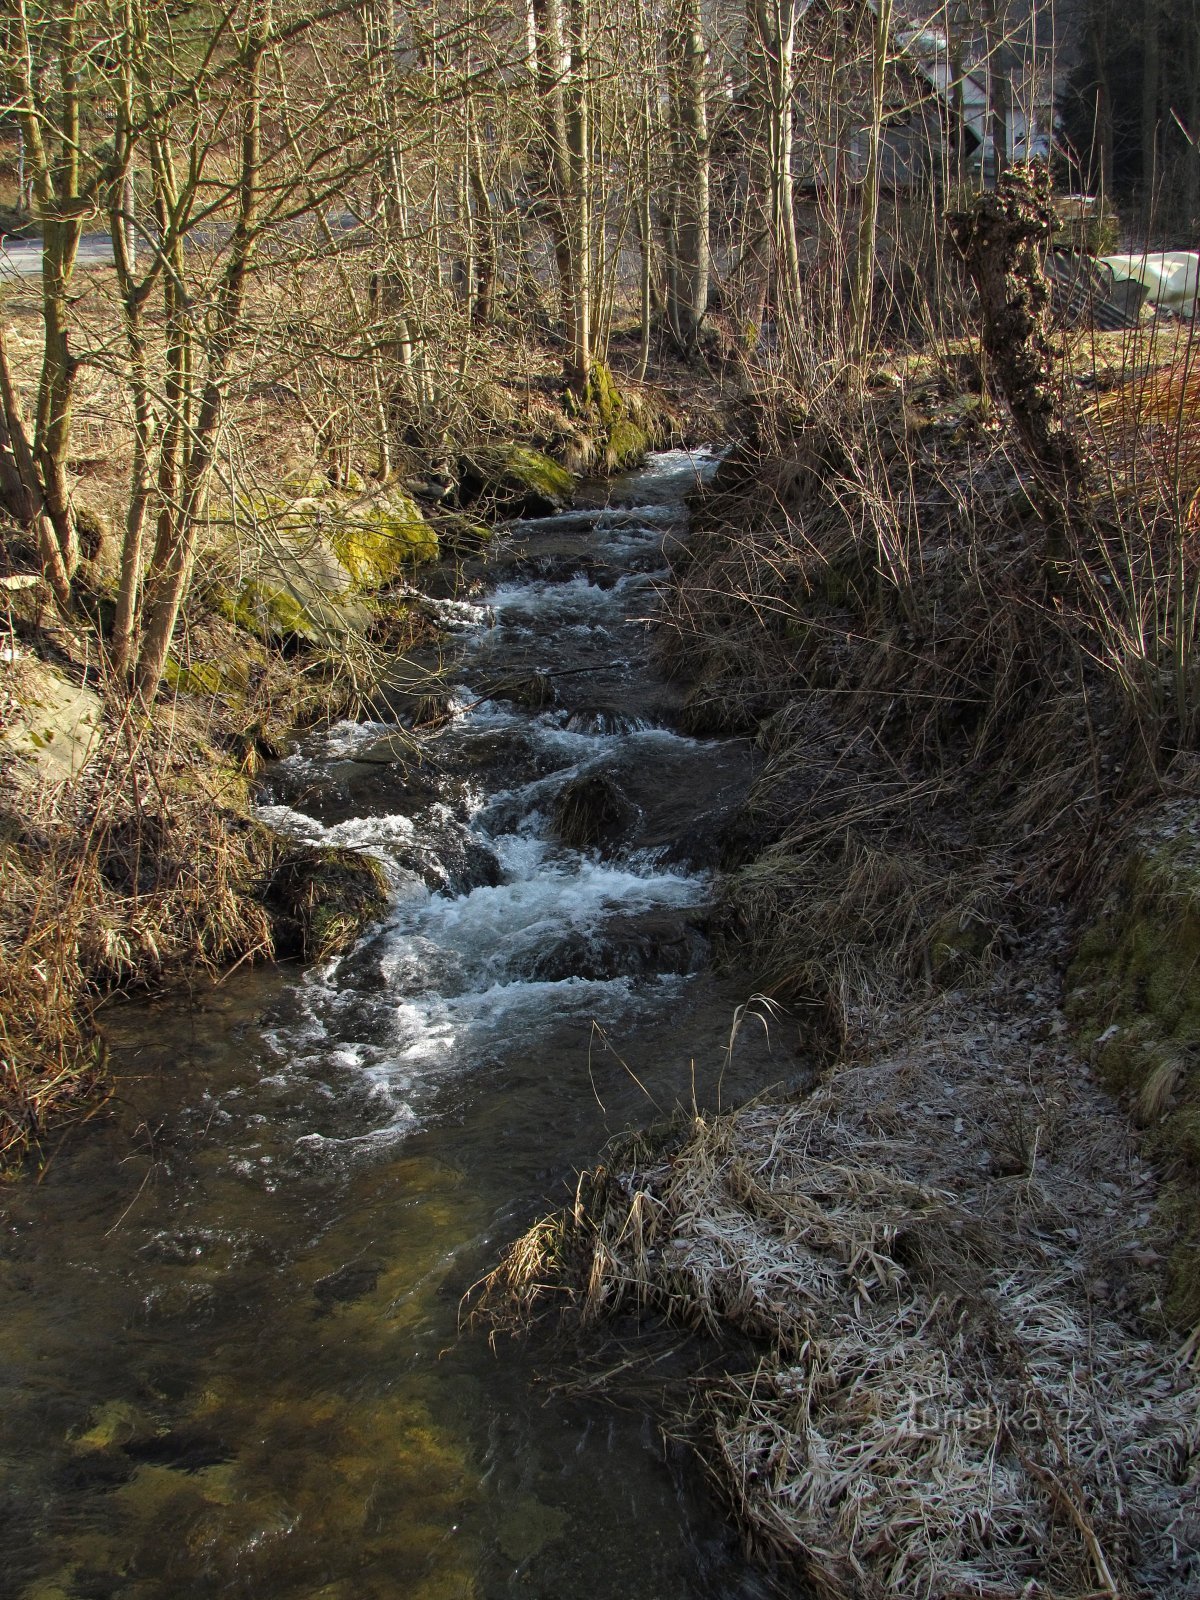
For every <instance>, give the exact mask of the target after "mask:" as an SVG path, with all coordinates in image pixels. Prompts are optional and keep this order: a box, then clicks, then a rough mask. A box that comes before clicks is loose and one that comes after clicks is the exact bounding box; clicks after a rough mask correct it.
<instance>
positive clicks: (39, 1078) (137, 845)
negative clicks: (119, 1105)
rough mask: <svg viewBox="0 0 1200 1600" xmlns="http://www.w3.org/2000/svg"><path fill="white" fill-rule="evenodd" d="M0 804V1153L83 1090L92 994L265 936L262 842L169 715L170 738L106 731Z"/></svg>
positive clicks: (221, 770) (241, 803)
mask: <svg viewBox="0 0 1200 1600" xmlns="http://www.w3.org/2000/svg"><path fill="white" fill-rule="evenodd" d="M18 795H19V800H18V798H17V797H18ZM10 804H11V805H12V806H13V807H14V809H12V810H8V811H6V812H5V813H4V815H3V826H4V838H3V842H2V844H0V853H2V857H3V870H4V876H5V884H6V892H5V896H4V901H3V906H2V907H0V957H2V959H0V1041H2V1048H3V1060H4V1067H3V1072H4V1090H3V1095H2V1097H0V1163H2V1162H4V1161H5V1160H6V1159H7V1160H8V1161H10V1162H11V1161H13V1160H15V1159H17V1158H19V1157H20V1156H21V1155H22V1153H23V1152H24V1151H25V1150H26V1149H28V1148H29V1147H30V1146H31V1145H36V1143H37V1142H38V1139H39V1137H40V1135H41V1133H42V1131H43V1130H44V1129H45V1127H46V1126H47V1125H48V1123H49V1122H50V1121H51V1120H52V1118H55V1117H59V1116H62V1115H64V1114H70V1113H72V1112H74V1111H77V1110H81V1109H85V1108H86V1107H87V1106H88V1105H89V1104H90V1103H91V1097H92V1096H93V1095H94V1092H95V1090H96V1089H97V1087H98V1069H99V1066H100V1064H101V1051H100V1048H99V1046H98V1044H97V1038H96V1034H95V1030H94V1027H93V1026H92V1022H91V1014H92V1010H93V1008H94V1006H95V1004H96V1002H97V1001H98V1000H99V999H100V998H101V997H103V996H104V995H106V994H109V993H112V992H113V991H114V990H116V989H128V988H130V987H145V986H147V985H150V984H153V983H156V982H163V981H166V980H169V979H170V978H171V977H173V976H178V975H180V974H182V973H183V972H185V971H187V970H188V969H190V968H194V967H195V966H197V965H200V966H202V967H203V966H207V967H209V968H216V967H217V966H219V965H221V964H223V963H226V962H228V961H230V960H231V959H235V958H238V957H242V956H250V957H253V956H256V955H264V954H269V953H270V951H271V949H272V936H271V925H270V920H269V918H268V915H267V913H266V911H265V910H264V908H263V907H262V905H261V904H260V903H259V902H258V900H257V898H256V897H255V888H256V884H257V882H258V880H259V878H260V877H261V875H262V873H263V871H264V868H265V866H266V864H267V861H268V859H269V854H270V852H269V848H268V844H269V841H268V840H267V838H266V836H265V835H264V834H263V833H262V831H261V830H258V829H256V828H255V827H254V826H253V825H252V824H251V823H250V822H249V820H248V819H247V817H246V816H245V810H244V808H245V790H244V786H243V785H242V784H241V782H240V780H239V779H238V777H237V774H236V772H235V771H234V770H233V769H232V768H231V766H230V765H229V764H228V763H227V762H226V761H224V760H223V759H222V758H221V756H220V755H219V754H218V753H217V752H216V751H215V750H214V749H213V748H212V746H211V745H208V744H207V743H205V742H202V741H199V740H197V739H195V738H194V737H193V738H191V739H187V740H185V739H184V738H183V737H182V730H181V731H180V735H179V736H177V738H176V739H175V741H174V742H172V741H170V740H167V739H162V738H160V739H157V740H154V741H150V740H149V739H148V738H146V737H142V738H141V739H132V740H131V738H130V734H129V730H128V728H126V729H123V730H120V731H119V732H117V733H111V732H110V733H109V734H108V735H107V736H106V741H105V743H104V745H103V747H102V748H101V749H100V750H99V751H98V753H97V754H96V755H94V756H93V758H92V761H91V762H90V764H89V766H88V767H87V768H85V770H84V772H83V774H81V776H80V777H79V778H78V779H76V780H75V781H74V782H72V783H69V784H65V785H60V786H57V787H55V788H34V789H30V788H29V787H28V786H27V785H26V786H23V787H22V788H21V789H20V790H19V791H15V792H14V793H13V795H11V796H10ZM18 807H19V814H18V809H17V808H18Z"/></svg>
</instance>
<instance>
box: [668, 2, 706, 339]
mask: <svg viewBox="0 0 1200 1600" xmlns="http://www.w3.org/2000/svg"><path fill="white" fill-rule="evenodd" d="M670 55H671V62H670V68H669V71H670V83H671V90H672V95H671V99H672V107H671V109H672V128H671V133H672V140H673V144H674V154H675V159H674V167H675V170H674V172H673V174H672V186H671V187H672V221H673V224H674V226H673V229H672V233H673V238H672V240H671V243H672V246H673V249H672V260H671V265H670V269H669V272H668V279H667V284H668V297H667V320H668V322H669V324H670V327H671V331H672V333H673V334H674V336H675V339H676V340H677V342H678V344H679V346H680V348H681V349H682V350H683V351H684V352H685V353H686V354H688V355H691V354H693V353H694V352H695V350H696V347H697V344H698V342H699V337H700V326H701V324H702V322H703V320H704V317H705V314H706V312H707V311H708V289H709V275H710V257H709V187H710V177H709V136H708V91H707V85H706V83H705V76H706V72H707V66H708V48H707V46H706V44H705V41H704V30H703V23H702V19H701V15H700V0H678V10H677V13H676V15H675V17H674V25H673V28H672V31H671V36H670Z"/></svg>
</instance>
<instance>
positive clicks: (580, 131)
mask: <svg viewBox="0 0 1200 1600" xmlns="http://www.w3.org/2000/svg"><path fill="white" fill-rule="evenodd" d="M586 6H587V0H570V33H571V37H570V47H569V48H570V65H569V71H568V75H567V84H566V133H567V151H568V157H569V170H570V185H569V190H568V193H569V195H570V200H571V217H570V224H569V227H568V234H569V237H570V240H571V257H572V260H571V270H572V290H573V293H572V304H571V322H570V330H571V345H570V367H571V370H570V374H569V381H570V383H571V387H572V388H575V389H578V390H582V389H583V387H584V386H585V385H586V383H587V380H588V376H589V374H590V373H591V370H592V331H593V330H592V295H593V293H594V289H595V284H594V281H593V276H594V275H593V265H594V263H593V242H592V156H591V150H592V126H591V118H592V113H591V92H590V86H589V83H588V71H589V68H588V37H587V10H586Z"/></svg>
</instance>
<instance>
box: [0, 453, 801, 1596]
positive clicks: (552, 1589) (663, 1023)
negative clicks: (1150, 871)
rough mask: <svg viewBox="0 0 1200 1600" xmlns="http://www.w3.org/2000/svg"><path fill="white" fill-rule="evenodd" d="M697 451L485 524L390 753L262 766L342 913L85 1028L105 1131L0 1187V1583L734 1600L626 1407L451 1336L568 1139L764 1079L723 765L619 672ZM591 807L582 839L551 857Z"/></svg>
mask: <svg viewBox="0 0 1200 1600" xmlns="http://www.w3.org/2000/svg"><path fill="white" fill-rule="evenodd" d="M711 464H712V463H711V460H710V459H709V458H706V457H703V456H701V457H697V458H692V457H688V456H686V455H684V454H682V453H668V454H665V455H662V456H659V457H656V458H653V459H652V461H651V463H650V464H649V465H648V467H647V468H645V469H644V470H643V471H641V472H639V473H636V474H631V475H629V476H628V477H627V478H625V479H623V480H618V481H617V482H616V483H615V484H614V485H612V486H610V489H609V491H608V498H607V503H606V504H605V505H603V506H599V505H597V506H593V507H591V508H587V507H584V508H581V509H578V510H574V511H572V512H570V513H568V514H566V515H564V516H561V517H557V518H550V519H544V520H542V521H541V522H537V523H527V524H516V525H514V526H512V527H510V528H509V529H507V530H505V532H504V535H503V537H502V538H501V539H499V540H498V541H497V549H496V551H495V552H494V554H493V556H492V558H491V559H490V561H489V562H488V564H487V570H486V575H485V579H484V584H485V589H484V591H483V592H482V593H481V595H480V598H479V599H478V600H474V601H462V600H458V601H454V602H447V603H445V604H444V605H443V607H442V611H443V617H444V620H445V622H446V625H447V627H448V628H449V629H450V630H451V635H450V646H449V648H448V652H447V654H448V657H449V660H448V667H447V671H448V684H449V695H450V707H451V715H450V716H449V718H448V719H447V722H446V725H445V728H444V730H443V732H442V733H441V735H440V736H439V737H438V738H437V739H436V740H435V741H434V743H433V745H432V748H431V751H430V753H429V755H428V757H427V758H426V759H425V760H423V761H420V762H414V761H413V760H412V759H411V758H410V757H408V756H407V755H406V753H405V751H404V750H403V748H402V747H401V745H400V744H399V742H398V740H397V734H396V729H395V727H389V726H387V725H385V724H380V723H376V724H358V725H351V724H342V725H340V726H339V727H336V728H334V729H333V730H331V731H330V732H328V733H326V734H324V735H322V736H321V737H319V738H313V739H311V740H309V741H307V742H306V743H305V744H304V745H303V746H302V748H300V749H299V750H298V751H297V752H296V753H295V754H294V755H292V756H291V757H289V758H288V759H287V760H286V761H284V762H282V763H281V764H280V765H279V766H278V768H277V769H276V770H275V772H274V773H273V774H272V776H271V780H270V789H269V791H268V792H267V793H266V794H265V795H264V803H263V810H264V815H265V816H266V817H267V818H268V819H269V820H271V821H272V822H273V823H274V824H275V825H276V826H278V827H281V828H283V829H285V830H289V831H292V832H294V833H296V834H298V835H300V836H302V837H307V838H312V839H316V840H324V841H330V842H335V843H342V844H348V845H351V846H354V847H357V848H360V849H363V850H367V851H370V852H372V853H374V854H375V855H377V856H378V857H379V859H380V860H382V861H383V862H384V864H385V866H386V868H387V870H388V873H389V876H390V879H391V882H392V885H393V895H392V903H391V910H390V913H389V915H388V917H387V919H386V921H385V923H384V924H383V925H382V926H381V927H379V928H376V929H374V930H372V931H371V932H370V933H369V934H368V936H367V937H366V938H365V939H364V940H362V941H361V943H360V944H359V945H358V947H357V948H356V949H355V950H353V951H352V952H351V953H350V954H349V955H347V956H346V957H344V958H342V959H341V960H339V961H337V962H334V963H332V964H327V965H325V966H322V967H318V968H313V969H310V970H308V971H306V972H303V973H300V972H297V971H296V970H295V969H292V970H286V969H270V970H266V971H258V972H251V971H242V972H237V973H234V974H233V975H232V976H230V977H227V978H226V979H225V981H223V982H222V983H220V984H218V985H216V986H214V987H212V988H206V989H205V990H203V991H202V992H200V993H197V994H195V995H194V996H193V997H192V998H191V999H190V1001H187V1002H183V1001H180V1000H179V999H178V998H176V999H174V1000H172V1001H170V1002H162V1003H159V1004H155V1005H144V1006H138V1007H132V1006H131V1007H127V1008H123V1009H122V1010H120V1011H114V1013H113V1014H112V1015H111V1017H110V1034H111V1039H112V1044H113V1059H114V1065H115V1070H116V1073H117V1085H118V1093H117V1100H116V1110H115V1113H114V1114H113V1116H112V1117H111V1118H110V1119H109V1120H108V1121H107V1122H106V1123H105V1124H104V1125H103V1126H100V1127H93V1128H91V1129H86V1130H83V1131H81V1132H76V1133H73V1134H72V1135H71V1136H70V1138H69V1139H68V1140H67V1141H65V1143H64V1145H63V1147H62V1148H61V1149H60V1150H58V1151H57V1152H56V1153H55V1155H54V1156H53V1159H52V1160H51V1162H50V1164H49V1167H48V1169H47V1171H46V1173H45V1175H44V1177H43V1179H42V1181H41V1182H40V1183H37V1184H33V1183H30V1184H26V1185H22V1186H15V1187H14V1188H13V1189H12V1190H11V1191H10V1192H9V1193H8V1194H7V1196H6V1204H5V1208H4V1212H5V1214H4V1222H3V1235H2V1239H0V1304H2V1307H3V1311H2V1315H0V1593H3V1594H4V1595H9V1594H11V1595H13V1596H14V1597H20V1600H51V1597H78V1600H102V1597H108V1596H121V1597H129V1600H133V1597H146V1600H150V1597H155V1600H157V1597H164V1596H168V1595H169V1596H208V1595H218V1594H219V1595H222V1596H225V1595H238V1596H240V1595H245V1596H256V1597H258V1596H261V1597H272V1600H276V1597H278V1600H285V1597H286V1600H292V1597H296V1600H299V1597H302V1596H303V1597H310V1596H322V1597H329V1600H335V1597H337V1600H341V1597H346V1600H351V1597H352V1600H372V1597H379V1600H385V1597H386V1600H399V1597H408V1596H414V1597H428V1600H434V1597H442V1596H478V1597H481V1600H485V1597H493V1596H495V1597H499V1596H509V1595H517V1594H520V1595H533V1596H547V1597H548V1596H559V1595H562V1594H564V1593H567V1592H573V1593H575V1594H578V1595H582V1596H586V1597H598V1600H608V1597H613V1600H616V1597H618V1596H620V1597H630V1596H638V1597H643V1596H644V1597H656V1600H658V1597H662V1600H668V1597H670V1600H673V1597H676V1596H678V1597H683V1596H692V1595H698V1596H709V1597H714V1600H715V1597H735V1596H737V1597H751V1596H757V1595H759V1594H760V1593H761V1592H762V1590H761V1589H760V1587H759V1583H760V1580H758V1579H757V1578H756V1577H755V1576H754V1575H753V1574H752V1573H751V1572H750V1571H749V1570H748V1569H747V1568H746V1566H745V1564H744V1562H743V1561H742V1559H741V1558H740V1555H739V1553H738V1550H737V1547H736V1542H735V1540H734V1539H733V1538H732V1536H731V1534H730V1533H729V1531H728V1529H727V1527H726V1525H725V1524H724V1522H723V1520H722V1517H721V1515H720V1512H719V1511H718V1509H717V1508H716V1507H715V1506H714V1505H713V1504H712V1503H711V1502H709V1501H708V1499H707V1498H706V1496H705V1494H704V1491H703V1488H702V1485H701V1484H700V1483H699V1481H698V1479H699V1474H698V1473H697V1472H696V1471H695V1469H694V1468H693V1467H692V1465H691V1464H690V1462H689V1461H688V1460H687V1458H686V1456H684V1455H683V1454H682V1453H681V1452H680V1451H679V1450H678V1449H677V1448H675V1447H671V1446H668V1445H667V1444H665V1443H664V1441H663V1440H662V1438H661V1436H660V1433H659V1430H658V1427H657V1425H656V1423H655V1421H654V1418H653V1415H652V1408H649V1407H648V1406H647V1408H642V1407H640V1406H639V1405H637V1404H633V1403H629V1404H626V1405H625V1406H623V1407H616V1406H613V1405H611V1404H608V1403H606V1402H604V1401H602V1400H600V1399H588V1398H585V1397H582V1396H580V1395H578V1394H575V1395H573V1396H569V1397H565V1396H563V1395H561V1394H557V1393H554V1394H552V1393H550V1392H549V1391H548V1389H547V1386H546V1385H545V1384H544V1382H539V1359H540V1360H541V1362H542V1364H544V1362H545V1357H544V1354H543V1355H542V1356H541V1357H540V1358H539V1352H538V1351H537V1349H536V1347H524V1346H521V1345H519V1344H512V1343H505V1344H503V1345H501V1347H500V1348H499V1349H498V1350H497V1351H493V1350H492V1349H490V1348H489V1346H488V1343H487V1341H486V1339H485V1338H484V1337H482V1336H481V1335H480V1334H478V1333H474V1332H468V1333H466V1334H464V1335H462V1336H461V1337H460V1336H459V1334H458V1332H457V1322H458V1302H459V1299H460V1297H461V1295H462V1293H463V1291H464V1290H465V1289H466V1288H467V1287H468V1286H469V1285H470V1284H471V1283H472V1281H473V1280H474V1279H476V1278H477V1277H478V1276H479V1275H480V1274H481V1273H482V1272H484V1271H485V1270H486V1269H487V1268H488V1267H489V1266H490V1265H491V1264H492V1263H493V1262H494V1261H495V1259H496V1258H497V1256H498V1254H499V1252H500V1250H501V1249H502V1248H503V1246H504V1244H505V1243H506V1242H508V1241H509V1240H511V1239H512V1238H513V1237H515V1236H516V1235H517V1234H518V1233H519V1232H520V1231H521V1229H522V1228H523V1227H524V1226H525V1225H527V1224H528V1223H529V1221H530V1220H532V1218H534V1217H535V1216H536V1215H537V1214H538V1213H539V1211H540V1210H544V1209H546V1208H547V1206H548V1205H549V1204H553V1203H557V1202H559V1201H561V1200H562V1199H564V1198H565V1197H566V1196H567V1193H568V1189H567V1185H568V1184H569V1183H570V1181H571V1175H572V1171H573V1170H574V1169H575V1168H577V1167H579V1166H582V1165H585V1164H587V1163H588V1162H590V1161H591V1160H592V1159H593V1158H594V1156H595V1155H596V1153H597V1151H598V1150H599V1149H600V1147H601V1145H602V1143H603V1141H604V1139H605V1137H606V1135H607V1134H609V1133H611V1132H613V1131H616V1130H619V1129H620V1128H622V1127H625V1126H628V1125H630V1124H631V1123H642V1122H647V1121H652V1120H655V1119H656V1118H658V1117H659V1116H661V1115H664V1114H667V1113H669V1112H671V1111H672V1110H673V1109H674V1108H676V1107H678V1106H685V1107H688V1106H691V1105H693V1104H699V1105H700V1106H713V1105H715V1104H716V1103H718V1100H719V1099H720V1097H721V1096H724V1097H725V1098H726V1099H739V1098H743V1097H744V1096H745V1095H746V1094H747V1093H749V1092H752V1091H753V1090H754V1089H756V1088H759V1087H761V1086H763V1085H764V1084H766V1083H768V1082H774V1081H778V1080H779V1079H780V1078H782V1077H785V1076H787V1074H788V1072H789V1070H790V1064H789V1062H788V1061H787V1059H786V1057H781V1056H780V1054H779V1053H778V1046H776V1053H775V1054H774V1055H772V1054H771V1041H770V1040H769V1039H768V1037H767V1034H766V1030H765V1029H763V1028H759V1027H757V1026H755V1027H748V1028H744V1029H743V1030H742V1031H741V1032H740V1033H739V1034H738V1037H737V1041H736V1044H735V1045H734V1046H733V1047H732V1048H727V1046H728V1045H729V1035H730V1028H731V1023H732V1020H733V1017H734V1013H735V1008H736V1007H737V1006H738V1004H739V1002H740V1001H742V1000H744V999H745V998H746V996H745V994H744V993H743V992H742V991H740V990H739V989H738V988H737V987H736V986H733V985H730V984H727V983H724V982H721V981H718V980H717V979H715V978H714V976H713V975H712V974H711V972H708V971H706V970H705V967H704V953H705V941H704V937H703V929H704V923H705V914H706V913H705V907H706V901H707V898H708V895H709V892H710V877H709V874H710V871H711V868H712V865H713V862H714V859H715V855H716V850H717V847H718V835H719V830H720V827H721V824H722V821H723V819H724V818H725V817H726V816H727V815H728V814H729V813H730V812H731V811H732V809H733V808H734V807H735V806H736V804H737V803H738V801H739V799H740V797H741V796H742V795H743V794H744V792H745V789H746V785H747V783H748V781H749V777H750V773H751V760H752V758H751V752H750V751H749V749H748V748H747V747H746V746H745V745H744V744H741V743H738V742H736V741H724V742H706V741H696V740H693V739H689V738H686V737H683V736H682V735H681V734H680V733H678V732H677V731H675V729H674V722H675V713H676V710H677V706H676V705H675V702H674V700H673V697H672V691H671V689H670V687H669V686H668V685H666V684H664V683H663V682H662V681H661V680H660V679H659V678H658V677H657V676H656V675H655V674H654V673H653V671H652V670H651V669H650V668H649V667H648V666H647V658H648V649H647V636H646V624H645V618H646V616H647V615H648V613H649V611H650V610H651V609H652V607H653V599H654V593H653V585H654V577H655V574H656V572H657V571H658V569H659V568H661V566H662V560H663V543H664V540H665V539H670V538H671V537H673V536H674V535H675V534H677V533H678V531H679V528H680V524H681V520H682V517H683V510H682V506H681V495H682V493H683V492H684V491H685V490H686V489H687V488H688V487H689V486H690V485H691V484H692V483H693V482H694V481H695V479H696V476H697V474H698V473H703V472H704V471H707V470H708V469H709V467H710V466H711ZM534 672H536V673H537V674H539V676H538V677H537V678H536V679H532V680H531V677H530V675H531V674H533V673H534ZM530 681H532V682H533V684H534V689H535V692H534V693H533V694H532V695H531V694H530V693H528V692H526V691H527V690H528V685H529V682H530ZM505 683H507V684H508V688H509V690H510V691H512V693H514V694H516V695H517V698H518V699H523V700H525V701H526V702H529V701H530V700H532V701H533V702H534V703H533V704H532V705H529V704H526V706H525V708H522V706H521V705H520V704H517V703H514V701H513V699H512V698H509V699H504V698H501V697H500V696H499V695H497V694H496V693H495V691H496V690H497V687H498V686H499V687H500V688H501V689H503V687H504V684H505ZM522 683H524V684H525V686H526V690H525V691H522V689H521V684H522ZM547 684H552V685H553V686H554V700H553V703H552V704H548V703H547V687H546V686H547ZM539 701H540V702H541V703H540V704H538V702H539ZM398 754H399V755H403V756H405V759H404V760H401V761H397V760H396V759H395V758H396V756H397V755H398ZM589 781H590V783H591V785H592V789H591V791H590V792H591V793H592V794H593V796H595V795H599V796H600V798H601V799H602V800H606V802H607V810H606V811H604V814H603V816H602V817H601V819H600V822H599V824H598V825H597V832H598V836H599V837H598V840H597V843H596V845H595V846H594V847H593V848H590V849H587V850H578V849H572V848H568V847H567V846H566V845H564V844H562V843H561V842H559V841H558V834H557V831H556V825H555V818H556V816H557V815H558V814H559V812H560V810H561V807H562V797H563V793H564V790H565V789H566V787H567V786H568V785H575V786H576V787H577V788H578V787H579V786H580V785H582V790H583V792H584V793H587V792H589V791H588V783H589ZM614 797H615V799H614Z"/></svg>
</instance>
